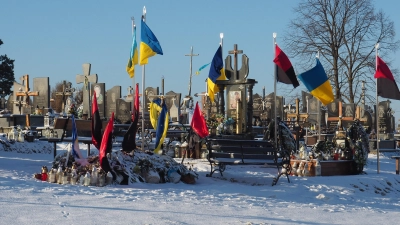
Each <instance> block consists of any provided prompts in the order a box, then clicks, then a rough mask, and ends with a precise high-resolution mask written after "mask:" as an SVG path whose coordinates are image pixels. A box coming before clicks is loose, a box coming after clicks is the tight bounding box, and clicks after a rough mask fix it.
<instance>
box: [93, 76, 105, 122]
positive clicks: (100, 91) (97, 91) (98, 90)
mask: <svg viewBox="0 0 400 225" xmlns="http://www.w3.org/2000/svg"><path fill="white" fill-rule="evenodd" d="M105 90H106V84H105V83H92V88H91V92H92V98H93V95H95V96H96V99H97V106H98V108H99V114H100V118H104V117H105V109H106V99H105V96H104V94H105Z"/></svg>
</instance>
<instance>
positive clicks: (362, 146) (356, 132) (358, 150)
mask: <svg viewBox="0 0 400 225" xmlns="http://www.w3.org/2000/svg"><path fill="white" fill-rule="evenodd" d="M347 140H348V141H349V144H350V148H352V149H353V150H354V161H355V162H356V164H357V171H358V172H359V173H361V172H362V171H363V169H364V166H365V165H367V159H368V153H369V143H368V134H367V132H366V131H365V129H364V127H363V126H362V124H361V123H360V121H359V120H355V121H354V123H353V124H352V125H351V127H350V128H349V130H348V132H347Z"/></svg>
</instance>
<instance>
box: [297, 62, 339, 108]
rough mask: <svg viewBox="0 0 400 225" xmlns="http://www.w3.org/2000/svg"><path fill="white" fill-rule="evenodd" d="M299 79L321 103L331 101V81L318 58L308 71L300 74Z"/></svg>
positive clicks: (325, 103)
mask: <svg viewBox="0 0 400 225" xmlns="http://www.w3.org/2000/svg"><path fill="white" fill-rule="evenodd" d="M299 79H300V80H301V81H302V82H303V84H304V85H305V86H306V87H307V89H308V91H309V92H310V94H312V95H313V96H314V97H316V98H317V99H319V100H320V101H321V102H322V104H324V105H327V104H329V103H331V102H333V99H334V97H333V91H332V86H331V83H330V82H329V80H328V76H327V75H326V73H325V70H324V67H322V65H321V63H320V61H319V59H318V58H317V65H315V67H314V68H312V69H310V70H309V71H306V72H304V73H302V74H300V75H299Z"/></svg>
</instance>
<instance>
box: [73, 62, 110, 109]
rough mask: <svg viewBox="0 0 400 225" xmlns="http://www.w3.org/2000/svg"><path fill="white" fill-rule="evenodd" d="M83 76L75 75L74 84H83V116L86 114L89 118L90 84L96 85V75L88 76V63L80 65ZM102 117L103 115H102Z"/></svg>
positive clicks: (89, 67)
mask: <svg viewBox="0 0 400 225" xmlns="http://www.w3.org/2000/svg"><path fill="white" fill-rule="evenodd" d="M82 68H83V74H81V75H76V83H77V84H80V83H83V89H82V91H83V102H82V104H83V109H82V110H83V114H87V115H88V117H91V110H90V109H91V105H90V98H91V97H90V95H91V93H90V88H89V87H90V86H89V84H90V83H97V74H90V69H91V65H90V63H85V64H83V65H82ZM103 115H104V114H103Z"/></svg>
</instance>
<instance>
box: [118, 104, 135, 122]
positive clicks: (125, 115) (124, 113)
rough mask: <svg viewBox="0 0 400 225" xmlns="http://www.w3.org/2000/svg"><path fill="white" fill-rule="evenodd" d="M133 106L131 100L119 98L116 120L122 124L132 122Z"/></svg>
mask: <svg viewBox="0 0 400 225" xmlns="http://www.w3.org/2000/svg"><path fill="white" fill-rule="evenodd" d="M131 108H132V106H131V102H127V101H125V100H123V99H117V109H116V112H115V120H116V121H117V122H119V123H121V124H130V123H131V121H132V116H131Z"/></svg>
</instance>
